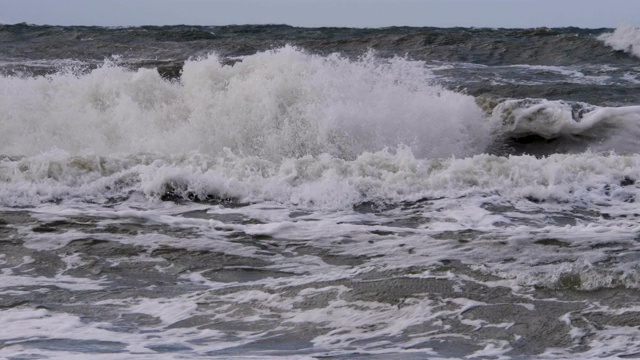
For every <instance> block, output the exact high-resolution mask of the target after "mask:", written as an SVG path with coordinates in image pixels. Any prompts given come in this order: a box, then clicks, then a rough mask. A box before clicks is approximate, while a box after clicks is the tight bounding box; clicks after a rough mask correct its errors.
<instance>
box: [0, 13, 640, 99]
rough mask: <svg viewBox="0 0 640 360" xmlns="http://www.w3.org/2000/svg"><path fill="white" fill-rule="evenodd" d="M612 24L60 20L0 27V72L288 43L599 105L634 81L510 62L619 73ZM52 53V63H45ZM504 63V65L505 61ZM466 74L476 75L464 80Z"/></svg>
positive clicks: (493, 91)
mask: <svg viewBox="0 0 640 360" xmlns="http://www.w3.org/2000/svg"><path fill="white" fill-rule="evenodd" d="M611 31H612V29H580V28H554V29H549V28H537V29H475V28H448V29H442V28H412V27H389V28H381V29H352V28H296V27H291V26H286V25H244V26H143V27H136V28H104V27H77V26H74V27H60V26H33V25H26V24H18V25H0V42H1V43H2V48H3V51H2V53H1V54H0V62H2V63H3V65H2V66H1V67H0V71H1V72H2V73H5V74H11V73H16V72H26V73H27V74H46V73H52V72H55V71H57V70H59V68H60V64H59V63H55V60H60V59H69V60H77V61H78V64H76V68H78V69H83V68H93V67H95V66H97V65H98V64H102V62H103V61H104V60H105V59H110V58H112V57H113V56H116V57H117V58H118V62H119V63H120V64H122V65H124V66H128V67H131V68H138V67H150V68H157V69H158V71H159V72H160V73H161V74H162V75H164V76H166V77H170V78H173V77H177V76H179V74H180V71H181V68H182V64H183V63H184V61H185V60H187V59H189V58H194V57H201V56H205V55H207V54H209V53H211V52H216V53H217V54H219V55H221V56H222V57H223V58H226V59H228V60H226V61H228V62H229V63H232V62H234V61H235V60H233V58H234V57H238V56H245V55H250V54H254V53H256V52H259V51H265V50H269V49H277V48H280V47H282V46H284V45H287V44H289V45H293V46H297V47H300V48H302V49H305V50H306V51H309V52H311V53H316V54H322V55H328V54H331V53H334V52H338V53H340V54H343V55H346V56H350V57H358V56H361V55H362V54H363V53H365V52H366V51H368V50H371V49H373V50H375V51H376V55H377V56H379V57H382V58H388V57H394V56H406V57H407V58H409V59H413V60H422V61H426V62H428V63H434V64H437V63H468V64H476V65H484V66H486V67H480V68H479V67H470V68H462V69H459V68H456V69H455V70H451V71H446V70H443V71H442V74H443V75H445V76H447V78H449V79H448V80H449V81H446V83H448V84H449V85H450V86H451V87H452V88H462V89H464V90H466V91H467V92H468V93H469V94H471V95H474V96H477V95H481V94H489V95H492V96H498V97H544V98H547V99H550V100H554V99H564V100H574V101H586V102H589V103H593V104H597V105H622V104H634V103H635V94H636V92H637V91H638V90H639V89H640V85H638V84H620V83H616V82H615V81H613V83H606V84H600V85H594V84H573V83H566V82H562V81H552V83H551V84H549V79H546V80H547V81H545V82H543V83H541V84H532V85H527V84H526V83H524V84H523V83H522V80H533V81H535V80H538V79H540V78H545V77H547V76H548V73H546V72H545V71H544V70H538V71H537V73H536V72H535V71H532V72H531V73H530V74H527V76H526V77H521V76H522V74H520V72H519V71H517V70H514V69H510V68H508V66H510V65H544V66H570V67H574V68H576V69H579V70H580V71H582V72H583V73H584V74H586V75H591V74H592V75H599V74H601V72H602V69H601V68H600V66H601V65H609V66H614V67H616V68H618V69H617V70H615V71H613V72H612V74H610V75H612V76H613V77H614V78H615V77H616V76H622V75H624V74H625V73H627V72H629V71H630V70H631V69H633V68H634V67H637V65H638V64H637V60H636V59H635V58H634V57H633V56H632V55H630V54H628V53H626V52H623V51H612V49H611V48H609V47H607V46H606V45H604V44H603V42H602V41H600V40H598V39H597V36H599V35H601V34H603V33H607V32H611ZM51 61H54V63H51ZM505 67H507V68H505ZM497 76H503V77H506V78H509V77H515V78H516V79H517V80H518V82H520V83H519V84H501V85H495V84H491V80H492V79H494V78H496V77H497ZM469 80H474V81H473V82H472V83H469Z"/></svg>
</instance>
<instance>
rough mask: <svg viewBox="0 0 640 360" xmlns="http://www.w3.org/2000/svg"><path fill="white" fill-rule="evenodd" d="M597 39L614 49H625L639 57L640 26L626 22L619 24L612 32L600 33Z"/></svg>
mask: <svg viewBox="0 0 640 360" xmlns="http://www.w3.org/2000/svg"><path fill="white" fill-rule="evenodd" d="M598 39H600V40H602V41H603V42H604V43H605V44H606V45H608V46H611V47H612V48H614V49H615V50H621V51H625V52H628V53H630V54H633V55H635V56H637V57H640V28H637V27H634V26H631V25H626V24H625V25H621V26H619V27H618V28H617V29H616V30H615V31H614V32H612V33H606V34H602V35H600V36H599V37H598Z"/></svg>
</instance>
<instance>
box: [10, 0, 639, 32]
mask: <svg viewBox="0 0 640 360" xmlns="http://www.w3.org/2000/svg"><path fill="white" fill-rule="evenodd" d="M0 22H2V23H8V24H12V23H18V22H27V23H30V24H52V25H102V26H132V25H173V24H193V25H227V24H265V23H268V24H289V25H296V26H307V27H311V26H348V27H382V26H401V25H407V26H439V27H451V26H476V27H539V26H548V27H555V26H579V27H589V28H596V27H616V26H618V25H620V24H622V23H626V24H631V25H636V26H637V25H640V0H0Z"/></svg>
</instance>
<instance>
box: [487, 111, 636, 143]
mask: <svg viewBox="0 0 640 360" xmlns="http://www.w3.org/2000/svg"><path fill="white" fill-rule="evenodd" d="M491 117H492V122H493V124H494V129H495V131H496V133H498V134H500V135H499V136H498V137H500V136H505V137H508V138H513V139H518V138H526V137H530V136H537V137H540V138H543V139H546V140H556V139H561V140H560V141H558V142H562V141H564V142H565V144H564V146H557V145H558V144H556V146H555V147H554V146H550V145H549V144H548V143H544V144H541V145H542V146H543V147H547V149H546V150H550V151H552V152H577V151H584V150H587V149H591V150H593V151H600V152H606V151H615V152H617V153H637V152H638V149H640V142H639V141H638V138H640V106H638V105H634V106H621V107H606V106H595V105H591V104H587V103H583V102H570V101H562V100H547V99H536V98H533V99H507V100H503V101H502V102H500V103H499V104H497V105H496V106H495V108H493V111H492V116H491ZM562 147H564V150H560V148H562ZM571 147H573V148H574V149H573V150H572V149H571Z"/></svg>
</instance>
